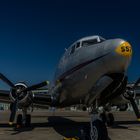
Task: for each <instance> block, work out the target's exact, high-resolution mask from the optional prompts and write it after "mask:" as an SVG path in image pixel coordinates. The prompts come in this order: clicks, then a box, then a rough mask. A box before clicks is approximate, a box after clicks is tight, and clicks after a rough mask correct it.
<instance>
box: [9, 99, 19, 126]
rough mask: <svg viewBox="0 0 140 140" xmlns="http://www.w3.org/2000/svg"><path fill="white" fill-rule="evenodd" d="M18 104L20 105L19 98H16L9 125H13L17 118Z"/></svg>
mask: <svg viewBox="0 0 140 140" xmlns="http://www.w3.org/2000/svg"><path fill="white" fill-rule="evenodd" d="M17 103H18V98H16V100H15V102H14V103H13V106H12V110H11V114H10V119H9V124H10V125H12V124H13V122H14V119H15V116H16V111H17Z"/></svg>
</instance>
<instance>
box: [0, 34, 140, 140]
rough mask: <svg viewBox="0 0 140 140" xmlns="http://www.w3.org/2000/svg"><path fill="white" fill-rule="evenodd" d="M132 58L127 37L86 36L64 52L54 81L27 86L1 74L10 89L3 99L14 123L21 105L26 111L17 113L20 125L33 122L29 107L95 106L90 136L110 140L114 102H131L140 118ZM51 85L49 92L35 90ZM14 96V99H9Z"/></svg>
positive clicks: (92, 107)
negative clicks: (129, 72)
mask: <svg viewBox="0 0 140 140" xmlns="http://www.w3.org/2000/svg"><path fill="white" fill-rule="evenodd" d="M131 57H132V47H131V45H130V44H129V43H128V42H127V41H125V40H123V39H108V40H106V39H104V38H102V37H100V36H89V37H84V38H82V39H80V40H78V41H76V42H75V43H73V44H72V45H71V46H70V47H69V48H68V49H67V50H66V51H65V53H64V55H63V56H62V58H61V59H60V62H59V64H58V67H57V70H56V73H55V77H54V81H53V82H52V85H49V86H48V84H49V82H48V81H44V82H42V83H39V84H36V85H33V86H29V87H28V86H27V85H26V84H25V83H21V82H20V83H17V84H14V83H12V82H11V81H10V80H9V79H8V78H6V76H4V75H3V74H0V78H1V80H3V81H4V82H5V83H7V84H8V85H9V86H10V87H11V90H10V91H0V102H8V103H10V108H11V115H10V119H9V124H13V122H14V119H15V116H16V111H17V108H20V109H22V111H23V114H19V115H18V116H17V124H19V125H22V123H23V122H24V123H25V125H26V126H28V125H30V122H31V116H30V115H29V114H27V109H28V107H30V106H32V105H34V106H38V107H43V106H45V105H49V106H52V107H67V106H71V105H76V104H82V105H83V109H84V108H86V107H90V108H91V115H92V117H91V123H90V124H91V125H90V126H91V127H90V137H91V139H92V140H107V135H108V134H107V129H106V125H105V123H106V121H107V120H109V122H110V124H112V123H113V121H114V117H113V114H111V113H109V114H108V115H107V114H106V111H107V110H108V111H109V109H110V107H111V106H112V105H120V104H126V102H130V103H131V104H132V107H133V109H134V112H135V114H136V116H137V118H138V120H140V114H139V110H138V107H137V105H136V103H135V99H134V97H135V88H136V87H137V86H138V84H139V82H140V79H138V80H137V82H136V83H135V84H134V85H133V86H127V74H126V72H127V68H128V65H129V63H130V61H131ZM44 86H48V93H46V94H41V93H35V94H34V93H33V92H32V91H33V90H35V89H38V88H41V87H44ZM9 97H10V98H9ZM99 107H102V108H103V113H101V114H99V110H98V109H99Z"/></svg>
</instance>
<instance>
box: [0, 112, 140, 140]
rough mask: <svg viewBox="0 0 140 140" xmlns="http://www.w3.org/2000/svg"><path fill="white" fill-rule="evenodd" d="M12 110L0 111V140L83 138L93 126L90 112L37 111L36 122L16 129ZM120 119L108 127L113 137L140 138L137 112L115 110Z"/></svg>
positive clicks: (117, 117) (34, 118)
mask: <svg viewBox="0 0 140 140" xmlns="http://www.w3.org/2000/svg"><path fill="white" fill-rule="evenodd" d="M9 113H10V112H9V111H0V140H63V139H64V137H66V138H72V137H76V136H77V137H81V132H82V130H84V129H85V128H86V127H87V126H88V125H89V120H90V117H89V115H88V112H75V111H63V110H59V111H55V112H51V111H44V110H43V111H41V110H38V111H34V112H33V113H31V115H32V125H31V127H28V128H20V129H15V128H14V127H11V126H9V125H8V120H9ZM113 113H114V116H115V119H116V122H115V125H114V126H113V127H112V128H108V134H109V139H110V140H140V123H139V122H137V120H136V117H135V115H134V113H133V112H113Z"/></svg>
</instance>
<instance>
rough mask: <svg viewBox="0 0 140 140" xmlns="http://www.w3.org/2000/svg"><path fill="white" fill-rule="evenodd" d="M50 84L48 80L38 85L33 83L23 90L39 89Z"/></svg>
mask: <svg viewBox="0 0 140 140" xmlns="http://www.w3.org/2000/svg"><path fill="white" fill-rule="evenodd" d="M48 84H49V82H48V81H44V82H41V83H39V84H36V85H32V86H30V87H27V88H26V89H23V90H22V91H21V92H26V91H31V90H35V89H38V88H41V87H44V86H47V85H48Z"/></svg>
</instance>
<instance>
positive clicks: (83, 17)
mask: <svg viewBox="0 0 140 140" xmlns="http://www.w3.org/2000/svg"><path fill="white" fill-rule="evenodd" d="M139 13H140V8H139V3H138V2H137V1H135V0H133V1H131V2H130V1H128V0H127V1H122V0H116V1H113V0H105V1H103V0H102V1H101V0H100V1H96V0H85V1H84V0H83V1H82V0H59V1H57V0H55V1H53V0H45V1H43V0H38V1H36V0H28V1H25V0H17V1H11V0H9V1H7V0H5V1H1V2H0V72H2V73H4V74H6V75H7V76H8V77H9V78H10V79H11V80H13V81H14V82H17V81H27V82H28V83H29V84H33V83H36V82H40V81H42V80H46V79H49V80H51V79H52V78H53V74H54V72H55V68H56V65H57V63H58V60H59V58H60V56H61V55H62V54H63V52H64V48H67V47H68V46H69V45H70V44H71V43H73V41H75V40H77V39H79V38H81V37H84V36H87V35H101V36H103V37H104V38H107V39H109V38H124V39H126V40H128V41H129V42H130V43H131V44H132V46H133V50H134V53H133V60H132V63H131V66H130V67H129V70H128V76H129V80H130V81H134V80H136V79H137V78H138V77H139V76H140V14H139ZM0 84H1V83H0ZM0 87H1V86H0Z"/></svg>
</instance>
